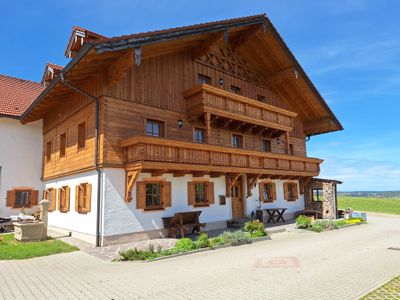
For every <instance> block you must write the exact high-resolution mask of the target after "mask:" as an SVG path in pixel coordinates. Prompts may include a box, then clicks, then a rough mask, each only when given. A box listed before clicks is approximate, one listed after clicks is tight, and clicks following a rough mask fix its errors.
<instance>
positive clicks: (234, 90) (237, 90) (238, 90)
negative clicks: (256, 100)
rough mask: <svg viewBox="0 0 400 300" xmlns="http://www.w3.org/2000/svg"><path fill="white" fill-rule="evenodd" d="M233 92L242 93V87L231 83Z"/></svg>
mask: <svg viewBox="0 0 400 300" xmlns="http://www.w3.org/2000/svg"><path fill="white" fill-rule="evenodd" d="M231 92H232V93H234V94H240V87H237V86H234V85H231Z"/></svg>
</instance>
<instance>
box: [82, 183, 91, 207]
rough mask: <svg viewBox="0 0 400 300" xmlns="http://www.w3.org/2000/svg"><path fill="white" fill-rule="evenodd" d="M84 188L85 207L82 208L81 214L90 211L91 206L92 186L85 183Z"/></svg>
mask: <svg viewBox="0 0 400 300" xmlns="http://www.w3.org/2000/svg"><path fill="white" fill-rule="evenodd" d="M85 188H86V199H85V201H86V202H85V206H84V207H83V206H82V212H83V213H88V212H90V210H91V205H92V185H91V184H89V183H87V184H85Z"/></svg>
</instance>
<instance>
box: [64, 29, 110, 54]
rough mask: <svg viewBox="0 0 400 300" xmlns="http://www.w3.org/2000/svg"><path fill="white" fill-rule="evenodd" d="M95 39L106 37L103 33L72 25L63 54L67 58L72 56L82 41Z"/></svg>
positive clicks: (81, 44)
mask: <svg viewBox="0 0 400 300" xmlns="http://www.w3.org/2000/svg"><path fill="white" fill-rule="evenodd" d="M97 39H99V40H102V39H106V37H105V36H104V35H101V34H98V33H96V32H93V31H90V30H87V29H85V28H82V27H79V26H74V27H72V32H71V36H70V38H69V40H68V44H67V47H66V49H65V56H66V57H67V58H72V57H74V56H75V54H76V53H77V52H78V51H79V49H81V48H82V46H83V44H84V43H87V42H90V41H93V40H97Z"/></svg>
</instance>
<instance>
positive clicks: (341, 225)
mask: <svg viewBox="0 0 400 300" xmlns="http://www.w3.org/2000/svg"><path fill="white" fill-rule="evenodd" d="M346 225H347V223H346V220H339V221H337V222H336V226H337V227H343V226H346Z"/></svg>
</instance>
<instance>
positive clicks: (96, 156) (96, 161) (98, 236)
mask: <svg viewBox="0 0 400 300" xmlns="http://www.w3.org/2000/svg"><path fill="white" fill-rule="evenodd" d="M60 77H61V82H62V83H63V84H64V85H65V86H66V87H68V88H70V89H71V90H73V91H75V92H77V93H79V94H81V95H84V96H86V97H88V98H91V99H92V100H93V101H94V103H95V104H96V121H95V130H94V137H95V140H96V143H95V148H94V167H95V168H96V171H97V218H96V247H100V246H101V241H100V240H101V232H100V219H101V195H100V193H101V169H100V167H99V118H100V100H99V98H97V97H95V96H93V95H90V94H89V93H87V92H85V91H83V90H81V89H79V88H77V87H75V86H73V85H71V84H70V83H68V82H66V81H65V78H64V74H63V73H62V72H61V73H60Z"/></svg>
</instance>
